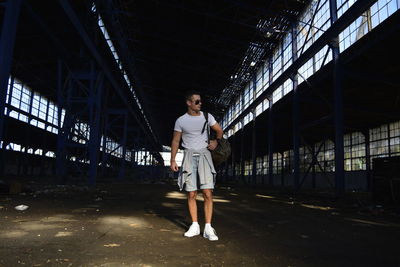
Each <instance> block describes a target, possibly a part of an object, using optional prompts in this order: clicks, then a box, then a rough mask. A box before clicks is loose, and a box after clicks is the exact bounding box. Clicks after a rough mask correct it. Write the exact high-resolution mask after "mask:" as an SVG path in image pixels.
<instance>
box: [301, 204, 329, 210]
mask: <svg viewBox="0 0 400 267" xmlns="http://www.w3.org/2000/svg"><path fill="white" fill-rule="evenodd" d="M300 205H301V206H302V207H305V208H309V209H314V210H331V209H332V208H331V207H323V206H317V205H309V204H300Z"/></svg>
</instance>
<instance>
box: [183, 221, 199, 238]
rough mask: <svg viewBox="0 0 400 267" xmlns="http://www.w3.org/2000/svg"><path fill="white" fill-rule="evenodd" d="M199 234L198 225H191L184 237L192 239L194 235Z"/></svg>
mask: <svg viewBox="0 0 400 267" xmlns="http://www.w3.org/2000/svg"><path fill="white" fill-rule="evenodd" d="M199 234H200V225H199V224H193V223H192V225H191V226H190V227H189V230H187V232H185V234H184V236H186V237H193V236H196V235H199Z"/></svg>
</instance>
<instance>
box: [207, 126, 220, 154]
mask: <svg viewBox="0 0 400 267" xmlns="http://www.w3.org/2000/svg"><path fill="white" fill-rule="evenodd" d="M211 129H213V130H214V131H215V132H216V133H217V136H216V138H217V140H221V139H222V136H223V135H224V131H223V130H222V128H221V126H220V125H219V124H218V123H216V124H214V125H213V126H211ZM217 140H210V144H209V145H208V147H207V148H208V149H209V150H214V149H215V148H216V147H217V146H218V142H217Z"/></svg>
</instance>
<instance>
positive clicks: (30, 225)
mask: <svg viewBox="0 0 400 267" xmlns="http://www.w3.org/2000/svg"><path fill="white" fill-rule="evenodd" d="M61 227H64V226H62V225H59V224H44V223H39V222H23V223H21V224H20V225H19V228H21V229H23V230H25V231H37V230H50V229H55V228H61Z"/></svg>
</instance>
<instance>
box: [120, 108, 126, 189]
mask: <svg viewBox="0 0 400 267" xmlns="http://www.w3.org/2000/svg"><path fill="white" fill-rule="evenodd" d="M127 135H128V114H125V116H124V128H123V135H122V144H121V145H122V160H121V166H120V169H119V173H118V180H120V181H121V180H123V179H124V178H125V165H126V164H125V162H126V160H125V156H126V139H127Z"/></svg>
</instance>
